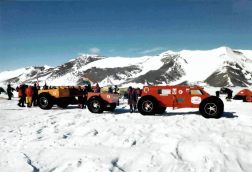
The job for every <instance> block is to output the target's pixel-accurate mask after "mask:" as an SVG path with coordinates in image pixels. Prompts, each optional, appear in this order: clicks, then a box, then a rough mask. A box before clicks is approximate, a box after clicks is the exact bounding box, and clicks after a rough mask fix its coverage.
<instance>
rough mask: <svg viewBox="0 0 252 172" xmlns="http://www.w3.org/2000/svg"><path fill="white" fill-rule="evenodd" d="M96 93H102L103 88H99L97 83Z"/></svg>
mask: <svg viewBox="0 0 252 172" xmlns="http://www.w3.org/2000/svg"><path fill="white" fill-rule="evenodd" d="M94 92H95V93H100V92H101V87H100V86H99V84H98V83H97V84H96V86H95V91H94Z"/></svg>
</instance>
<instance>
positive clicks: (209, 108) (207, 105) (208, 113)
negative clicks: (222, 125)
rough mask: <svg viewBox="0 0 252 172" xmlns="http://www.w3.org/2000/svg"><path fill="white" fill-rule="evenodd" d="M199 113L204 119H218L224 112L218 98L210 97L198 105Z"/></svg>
mask: <svg viewBox="0 0 252 172" xmlns="http://www.w3.org/2000/svg"><path fill="white" fill-rule="evenodd" d="M199 111H200V113H201V114H202V116H204V117H205V118H220V117H221V115H222V114H223V111H224V104H223V102H222V100H221V99H220V98H218V97H215V96H211V97H208V98H206V99H204V100H203V101H202V102H201V103H200V106H199Z"/></svg>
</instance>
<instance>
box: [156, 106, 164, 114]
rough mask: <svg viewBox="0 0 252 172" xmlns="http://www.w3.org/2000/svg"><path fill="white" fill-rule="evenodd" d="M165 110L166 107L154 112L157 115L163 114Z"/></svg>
mask: <svg viewBox="0 0 252 172" xmlns="http://www.w3.org/2000/svg"><path fill="white" fill-rule="evenodd" d="M165 110H166V107H163V106H159V107H158V108H157V110H156V113H157V114H163V113H164V112H165Z"/></svg>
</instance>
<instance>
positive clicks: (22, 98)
mask: <svg viewBox="0 0 252 172" xmlns="http://www.w3.org/2000/svg"><path fill="white" fill-rule="evenodd" d="M38 90H39V86H37V84H34V85H33V86H31V85H29V86H28V85H25V84H23V85H20V86H18V87H17V88H16V91H17V92H18V97H19V102H18V106H20V107H25V103H26V104H27V107H31V106H32V105H33V106H37V105H38V102H37V100H38Z"/></svg>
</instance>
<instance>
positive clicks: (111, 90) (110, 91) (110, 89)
mask: <svg viewBox="0 0 252 172" xmlns="http://www.w3.org/2000/svg"><path fill="white" fill-rule="evenodd" d="M108 93H110V94H112V93H113V89H112V87H111V86H109V88H108Z"/></svg>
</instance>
